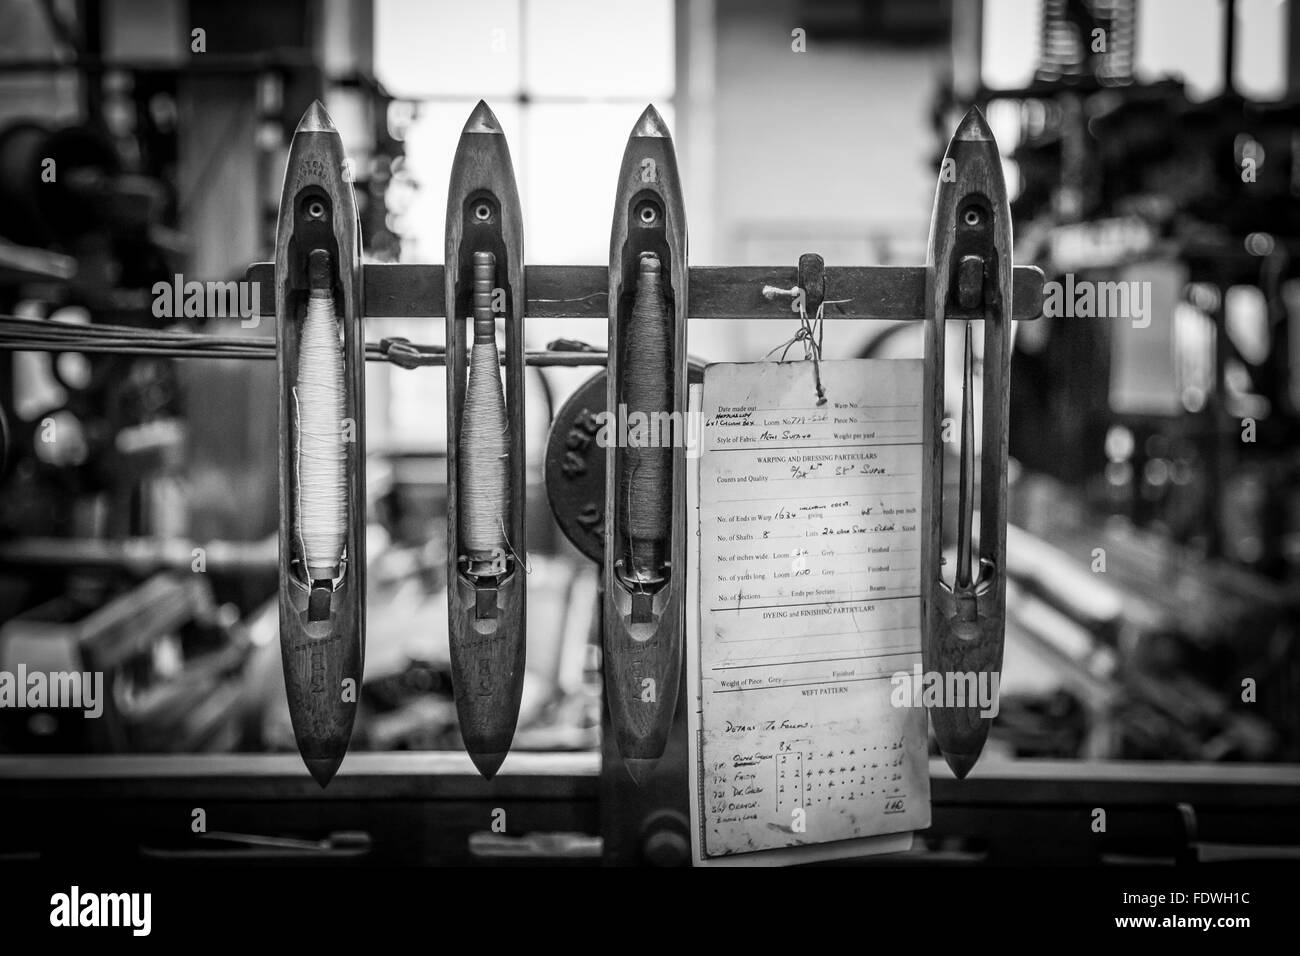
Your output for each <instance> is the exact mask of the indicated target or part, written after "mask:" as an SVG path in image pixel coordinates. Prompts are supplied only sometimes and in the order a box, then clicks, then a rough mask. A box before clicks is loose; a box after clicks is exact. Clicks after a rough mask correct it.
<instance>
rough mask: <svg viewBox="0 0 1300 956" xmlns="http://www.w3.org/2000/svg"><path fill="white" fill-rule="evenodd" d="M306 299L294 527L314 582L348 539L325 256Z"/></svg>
mask: <svg viewBox="0 0 1300 956" xmlns="http://www.w3.org/2000/svg"><path fill="white" fill-rule="evenodd" d="M308 282H309V288H310V294H309V296H308V299H307V312H306V316H305V317H304V319H303V322H302V327H301V330H300V334H299V340H298V382H297V385H296V387H295V388H294V390H293V397H294V409H295V417H296V425H297V427H296V435H295V438H296V442H295V447H294V450H295V458H296V477H297V485H298V488H297V501H298V507H297V514H296V518H297V521H296V524H297V531H298V536H299V540H300V542H301V546H302V554H303V564H304V565H305V566H306V568H307V575H308V577H309V578H310V579H311V580H312V581H313V582H317V581H327V580H332V579H334V578H336V577H338V575H339V569H340V567H341V566H342V563H343V550H344V546H345V543H346V538H347V514H348V507H347V467H346V466H347V448H346V444H345V442H344V440H343V427H342V426H343V411H344V385H343V349H342V345H341V344H340V342H339V331H338V320H337V318H336V316H335V314H334V296H333V293H332V289H331V282H330V262H329V253H327V252H325V251H324V250H322V249H316V250H313V251H312V252H311V254H310V256H309V258H308Z"/></svg>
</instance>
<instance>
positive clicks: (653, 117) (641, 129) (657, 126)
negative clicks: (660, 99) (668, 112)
mask: <svg viewBox="0 0 1300 956" xmlns="http://www.w3.org/2000/svg"><path fill="white" fill-rule="evenodd" d="M632 135H633V136H640V137H650V138H654V139H672V134H671V133H669V132H668V124H667V123H665V122H664V118H663V117H662V116H660V115H659V111H658V110H657V109H655V107H654V104H653V103H650V104H648V105H647V106H646V108H645V112H643V113H642V114H641V118H640V119H638V120H637V121H636V126H634V127H632Z"/></svg>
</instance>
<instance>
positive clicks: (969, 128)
mask: <svg viewBox="0 0 1300 956" xmlns="http://www.w3.org/2000/svg"><path fill="white" fill-rule="evenodd" d="M952 138H953V139H955V140H963V141H965V142H968V143H991V142H993V131H992V130H991V129H989V124H988V120H986V119H985V118H984V114H983V113H982V112H981V111H980V108H979V107H978V106H972V107H971V108H970V109H969V110H967V111H966V115H965V116H964V117H962V121H961V125H959V126H958V127H957V132H955V133H953V135H952Z"/></svg>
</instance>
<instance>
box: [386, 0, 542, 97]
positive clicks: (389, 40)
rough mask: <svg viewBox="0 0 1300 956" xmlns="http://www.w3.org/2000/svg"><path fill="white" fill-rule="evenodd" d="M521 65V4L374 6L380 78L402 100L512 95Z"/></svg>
mask: <svg viewBox="0 0 1300 956" xmlns="http://www.w3.org/2000/svg"><path fill="white" fill-rule="evenodd" d="M519 62H520V56H519V0H474V2H473V3H467V2H465V0H375V73H376V74H377V75H378V77H379V79H380V81H381V82H382V83H383V84H384V85H385V86H386V87H387V88H388V90H389V92H391V93H393V94H394V95H396V96H400V97H407V98H416V97H420V96H456V95H463V96H467V97H473V98H474V99H475V100H477V99H478V98H479V97H490V96H500V95H502V94H508V95H512V96H513V95H516V94H518V92H519V80H520V76H519Z"/></svg>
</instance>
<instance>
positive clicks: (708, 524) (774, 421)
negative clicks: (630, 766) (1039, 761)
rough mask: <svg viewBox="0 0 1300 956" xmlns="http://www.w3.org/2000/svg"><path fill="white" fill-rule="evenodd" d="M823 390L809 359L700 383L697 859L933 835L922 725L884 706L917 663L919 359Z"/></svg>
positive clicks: (733, 369)
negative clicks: (899, 678)
mask: <svg viewBox="0 0 1300 956" xmlns="http://www.w3.org/2000/svg"><path fill="white" fill-rule="evenodd" d="M821 381H822V384H823V387H824V389H825V397H826V402H825V404H823V405H818V404H817V396H816V390H815V388H816V383H815V379H814V375H813V366H812V364H811V363H809V362H792V363H771V362H765V363H757V364H746V365H726V364H724V365H711V366H709V368H708V369H707V371H706V372H705V378H704V386H703V392H702V399H700V411H701V414H702V416H703V429H702V438H701V455H700V458H699V460H698V462H697V463H696V467H694V468H693V469H692V471H693V473H694V474H695V475H696V476H697V478H698V485H697V489H696V496H697V497H696V500H697V501H698V515H697V528H698V541H699V561H698V564H697V568H698V572H699V573H698V578H697V579H696V580H695V581H694V582H692V583H693V584H694V593H695V597H696V603H695V605H694V607H697V608H698V612H699V617H698V626H697V628H694V629H692V630H693V635H694V638H693V640H692V647H691V648H690V657H691V665H692V666H691V677H692V681H693V687H692V689H693V692H694V698H695V700H694V702H695V709H694V713H693V715H692V716H693V721H692V750H693V759H694V760H695V768H696V779H695V780H694V781H693V789H694V791H695V792H694V793H693V794H692V796H693V799H694V802H693V807H694V811H693V812H695V813H696V816H697V824H698V832H697V833H696V834H695V842H696V844H697V846H696V851H697V852H696V855H697V858H698V859H699V860H708V859H710V858H719V857H727V856H731V855H736V854H746V853H754V852H763V851H774V850H781V849H784V848H789V847H800V846H811V845H823V844H833V843H837V841H861V840H863V839H864V838H869V837H877V836H879V835H881V834H897V833H906V832H909V831H911V830H915V829H918V828H922V827H925V826H928V825H929V818H930V804H929V770H928V761H927V754H926V718H925V712H924V711H923V710H921V709H912V708H898V707H894V706H892V705H891V703H890V691H891V689H892V684H891V682H890V678H891V677H892V676H893V675H894V674H895V673H899V672H905V673H908V674H910V673H911V671H912V666H913V664H914V663H917V662H919V660H920V598H919V593H920V541H921V538H920V522H921V363H920V362H919V361H914V360H906V361H872V360H856V361H843V362H822V363H821ZM896 845H897V841H894V843H893V844H890V848H896ZM904 845H905V844H904ZM864 849H865V847H864Z"/></svg>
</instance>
